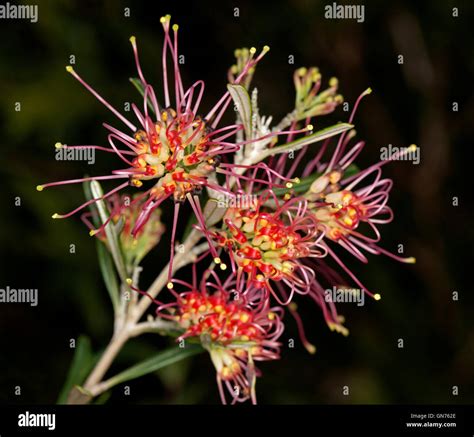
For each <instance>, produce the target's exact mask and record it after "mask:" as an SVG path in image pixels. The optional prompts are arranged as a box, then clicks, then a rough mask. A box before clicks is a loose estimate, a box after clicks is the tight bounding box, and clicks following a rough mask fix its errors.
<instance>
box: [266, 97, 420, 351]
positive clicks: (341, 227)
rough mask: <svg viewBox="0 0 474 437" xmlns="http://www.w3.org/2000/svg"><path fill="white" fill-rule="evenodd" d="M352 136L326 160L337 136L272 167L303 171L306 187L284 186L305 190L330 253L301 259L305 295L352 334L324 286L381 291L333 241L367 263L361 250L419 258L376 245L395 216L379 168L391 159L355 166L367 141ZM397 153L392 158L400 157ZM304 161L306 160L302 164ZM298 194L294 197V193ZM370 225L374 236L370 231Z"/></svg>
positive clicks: (388, 184)
mask: <svg viewBox="0 0 474 437" xmlns="http://www.w3.org/2000/svg"><path fill="white" fill-rule="evenodd" d="M370 92H371V90H370V89H368V90H367V91H365V92H364V93H362V95H361V96H359V98H358V99H357V101H356V104H355V105H354V109H353V112H352V114H351V116H350V119H349V123H352V121H353V119H354V115H355V112H356V110H357V107H358V105H359V103H360V101H361V99H362V98H363V97H364V96H366V95H367V94H369V93H370ZM354 135H355V131H352V130H351V131H347V132H344V133H342V134H341V135H340V136H339V138H338V139H337V141H336V145H335V148H334V150H333V151H332V152H330V153H329V158H328V159H325V156H326V155H327V154H328V150H329V147H330V145H331V142H332V141H333V138H329V139H327V140H326V141H325V142H324V143H323V144H322V146H321V147H320V149H319V150H318V152H317V153H316V154H315V155H313V156H311V155H310V148H309V147H307V146H306V147H304V148H302V150H301V151H300V152H299V154H298V155H297V156H296V158H295V159H294V161H293V162H292V163H291V165H290V168H289V169H286V167H287V162H286V160H284V159H280V160H278V161H277V162H274V163H273V166H272V168H273V170H274V171H275V173H277V172H280V173H282V174H284V175H285V177H286V178H287V179H288V178H293V177H294V174H295V173H296V172H299V173H298V174H299V176H300V182H301V186H302V187H306V188H305V189H303V190H301V187H298V186H297V185H296V186H295V187H293V186H292V187H290V188H291V189H288V190H287V191H286V193H285V195H284V198H292V199H295V200H297V199H298V198H300V197H299V196H301V195H302V196H303V197H304V198H305V199H306V200H307V202H308V203H307V210H308V214H310V215H311V216H312V217H313V219H314V220H315V225H314V227H315V229H317V230H318V231H321V232H322V234H323V238H322V239H321V240H320V242H319V244H320V246H322V249H323V251H324V252H325V253H326V254H327V255H328V257H325V258H323V257H313V258H309V257H308V258H304V259H303V260H301V262H302V264H303V265H305V267H307V268H308V269H309V270H308V271H311V272H313V277H312V281H311V285H310V287H309V290H308V293H307V294H308V296H309V297H310V298H312V299H313V300H314V301H315V302H316V303H317V304H318V305H319V306H320V307H321V309H322V311H323V314H324V317H325V320H326V322H327V324H328V326H329V327H330V329H331V330H335V331H337V332H340V333H342V334H344V335H347V334H348V331H347V329H346V328H345V327H344V326H343V322H344V318H343V317H342V316H340V315H339V314H338V313H337V310H336V307H335V305H334V302H332V301H328V300H326V298H325V291H326V290H327V289H328V288H330V287H337V288H338V289H341V290H346V291H347V292H348V293H362V292H363V293H367V294H368V295H369V296H371V297H373V298H375V299H376V300H379V299H380V294H378V293H372V292H370V291H369V290H368V289H367V288H366V287H365V286H364V285H363V284H362V283H361V282H360V280H359V279H358V278H357V277H356V276H355V275H354V274H353V273H352V271H351V270H350V269H349V268H348V267H347V265H346V264H345V263H344V262H343V261H342V259H341V258H340V257H339V256H338V255H337V254H336V252H335V251H334V250H333V248H332V247H331V246H332V245H334V244H337V245H338V246H340V247H342V248H344V249H345V250H347V251H348V252H349V253H351V254H352V255H354V256H355V257H356V258H357V259H359V260H360V261H362V262H364V263H367V262H368V259H367V257H366V255H365V254H364V253H363V251H365V252H368V253H371V254H376V255H378V254H384V255H387V256H389V257H391V258H394V259H396V260H398V261H401V262H406V263H413V262H415V259H414V258H412V257H408V258H402V257H400V256H397V255H395V254H392V253H390V252H389V251H387V250H386V249H384V248H382V247H380V246H379V245H378V243H379V241H380V239H381V234H380V232H379V230H378V226H379V225H382V224H386V223H389V222H391V221H392V219H393V212H392V210H391V209H390V208H389V207H388V205H387V203H388V199H389V194H390V190H391V188H392V185H393V183H392V181H391V180H390V179H388V178H383V177H382V170H381V167H382V166H383V165H384V164H386V163H387V162H389V161H380V162H377V163H375V164H373V165H371V166H369V167H368V168H366V169H363V170H358V169H355V170H354V166H353V162H354V160H355V158H356V157H357V156H358V154H359V153H360V152H361V150H362V149H363V147H364V145H365V143H364V142H362V141H360V142H357V143H356V144H355V145H353V146H349V145H350V140H351V139H352V138H353V137H354ZM414 148H416V146H414V145H412V146H410V147H409V148H407V149H405V150H403V151H402V152H399V154H402V153H409V152H411V151H413V150H414ZM399 154H397V155H394V156H393V157H392V159H394V160H396V159H398V158H399ZM302 163H305V164H304V165H300V164H302ZM308 180H309V181H310V183H309V184H308ZM303 182H304V183H303ZM308 186H309V189H308ZM305 190H306V191H305ZM298 193H299V194H298ZM295 195H296V197H293V196H295ZM363 225H365V227H364V226H363ZM367 228H368V229H369V231H371V233H372V235H370V234H369V233H368V232H367ZM331 259H332V260H334V261H335V262H336V264H338V265H339V267H340V268H342V270H343V271H344V272H345V273H346V275H347V276H349V277H350V278H351V280H352V281H353V282H354V283H355V284H356V285H357V286H358V287H360V288H359V289H353V288H352V287H351V286H350V285H348V284H347V280H346V279H343V277H342V276H341V275H340V274H339V272H338V271H336V270H334V269H333V268H332V267H330V265H329V260H331ZM277 287H278V288H279V290H280V294H281V295H282V296H291V294H290V292H289V291H288V289H286V288H285V287H282V286H281V284H278V285H277ZM288 309H289V311H290V312H291V313H292V314H293V316H294V317H295V318H296V321H297V324H298V327H299V329H300V334H301V338H302V340H303V343H304V345H305V346H306V347H307V349H308V350H310V351H311V352H313V351H314V346H312V345H311V344H310V343H309V342H308V341H307V339H306V336H305V333H304V330H303V324H302V320H301V319H300V317H299V315H298V313H297V309H296V306H295V305H290V306H289V307H288Z"/></svg>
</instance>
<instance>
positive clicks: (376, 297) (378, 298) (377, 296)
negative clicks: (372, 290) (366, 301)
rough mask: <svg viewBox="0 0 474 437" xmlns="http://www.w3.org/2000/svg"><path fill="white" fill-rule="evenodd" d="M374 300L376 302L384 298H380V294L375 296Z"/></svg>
mask: <svg viewBox="0 0 474 437" xmlns="http://www.w3.org/2000/svg"><path fill="white" fill-rule="evenodd" d="M374 299H375V300H380V299H382V296H380V294H378V293H376V294H374Z"/></svg>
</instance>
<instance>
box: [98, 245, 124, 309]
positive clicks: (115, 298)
mask: <svg viewBox="0 0 474 437" xmlns="http://www.w3.org/2000/svg"><path fill="white" fill-rule="evenodd" d="M97 255H98V258H99V266H100V272H101V273H102V278H103V279H104V283H105V286H106V288H107V291H108V292H109V296H110V300H111V301H112V306H113V307H114V310H116V311H117V310H118V308H119V305H120V302H119V296H120V288H119V284H118V281H117V275H116V273H115V268H114V263H113V260H112V257H111V255H110V253H109V251H108V250H107V248H106V247H105V245H104V243H102V242H101V241H97Z"/></svg>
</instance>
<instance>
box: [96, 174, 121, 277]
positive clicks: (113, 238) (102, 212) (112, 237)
mask: <svg viewBox="0 0 474 437" xmlns="http://www.w3.org/2000/svg"><path fill="white" fill-rule="evenodd" d="M90 188H91V192H92V197H93V198H94V199H96V200H97V201H96V202H95V205H96V207H97V210H98V211H99V217H100V220H101V221H102V223H105V222H106V221H107V219H108V218H109V211H108V208H107V205H106V204H105V202H104V200H103V199H102V197H103V196H104V192H103V191H102V187H101V186H100V184H99V182H97V181H91V183H90ZM104 231H105V235H106V237H107V243H108V246H109V249H110V253H111V254H112V258H113V260H114V263H115V267H116V268H117V272H118V274H119V276H120V279H121V280H122V282H125V281H126V279H127V271H126V268H125V261H124V256H123V254H122V250H121V248H120V243H119V236H118V235H117V232H116V230H115V226H114V224H113V223H112V221H110V222H109V223H107V225H106V226H105V228H104Z"/></svg>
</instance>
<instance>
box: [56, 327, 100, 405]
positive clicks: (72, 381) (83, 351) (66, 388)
mask: <svg viewBox="0 0 474 437" xmlns="http://www.w3.org/2000/svg"><path fill="white" fill-rule="evenodd" d="M95 361H96V356H95V355H94V354H93V352H92V349H91V342H90V340H89V338H88V337H86V336H84V335H81V336H80V337H79V338H78V339H77V343H76V350H75V352H74V357H73V359H72V363H71V366H70V368H69V371H68V374H67V377H66V381H65V382H64V385H63V387H62V389H61V393H60V394H59V397H58V400H57V403H58V404H65V403H66V401H67V397H68V394H69V392H70V391H71V389H72V388H73V387H74V386H75V385H81V384H82V383H83V382H84V380H85V378H86V376H87V375H88V374H89V371H90V370H91V369H92V367H93V366H94V363H95Z"/></svg>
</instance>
